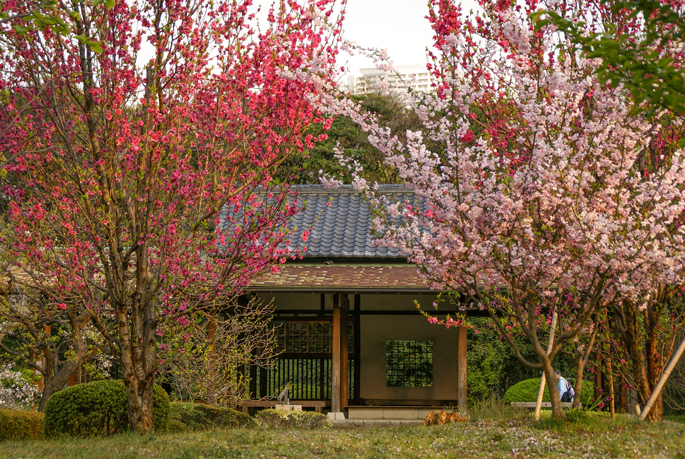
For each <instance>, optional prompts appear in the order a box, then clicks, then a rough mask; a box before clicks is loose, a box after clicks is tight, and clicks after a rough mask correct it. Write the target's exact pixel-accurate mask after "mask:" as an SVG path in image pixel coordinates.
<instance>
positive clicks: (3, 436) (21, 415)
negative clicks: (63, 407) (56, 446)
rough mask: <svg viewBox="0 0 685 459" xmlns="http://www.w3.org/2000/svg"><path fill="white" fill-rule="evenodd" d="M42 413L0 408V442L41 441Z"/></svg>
mask: <svg viewBox="0 0 685 459" xmlns="http://www.w3.org/2000/svg"><path fill="white" fill-rule="evenodd" d="M44 417H45V416H44V414H43V413H38V412H37V411H23V410H6V409H2V408H0V441H4V440H42V439H43V418H44Z"/></svg>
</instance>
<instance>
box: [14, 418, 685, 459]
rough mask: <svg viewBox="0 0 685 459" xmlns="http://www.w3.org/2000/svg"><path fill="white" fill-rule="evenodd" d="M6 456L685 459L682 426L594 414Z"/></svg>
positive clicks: (243, 434)
mask: <svg viewBox="0 0 685 459" xmlns="http://www.w3.org/2000/svg"><path fill="white" fill-rule="evenodd" d="M0 457H3V458H19V457H21V458H29V457H40V458H56V457H88V458H139V457H140V458H147V457H151V458H155V457H159V458H165V459H166V458H203V457H204V458H210V457H211V458H214V457H246V458H262V457H264V458H299V457H304V458H309V457H314V458H316V457H363V458H421V457H449V458H454V457H520V458H524V457H559V458H562V457H563V458H576V457H591V458H612V457H626V458H642V457H644V458H651V457H675V458H685V425H683V424H678V423H673V422H666V423H659V424H643V423H638V422H636V421H633V420H631V419H628V418H619V419H617V420H616V421H611V419H609V418H608V417H606V416H592V417H589V418H587V419H585V420H583V421H582V422H578V423H564V424H558V423H555V422H553V421H551V420H549V419H543V421H541V422H535V421H532V420H529V419H518V420H510V421H497V422H483V421H475V422H474V421H472V422H469V423H464V424H456V425H455V424H452V425H447V426H441V427H423V426H416V427H400V428H394V429H389V428H385V429H383V428H378V429H342V428H333V429H328V430H325V429H322V430H296V429H292V430H288V429H282V430H280V429H279V430H276V429H260V428H250V429H235V430H213V431H205V432H189V433H182V434H156V435H153V436H149V437H137V436H134V435H129V434H127V435H120V436H116V437H111V438H96V439H74V440H60V441H31V442H23V443H20V442H5V443H1V444H0Z"/></svg>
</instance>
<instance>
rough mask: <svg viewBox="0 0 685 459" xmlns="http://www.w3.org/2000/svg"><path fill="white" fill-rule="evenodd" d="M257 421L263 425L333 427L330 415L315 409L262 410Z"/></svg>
mask: <svg viewBox="0 0 685 459" xmlns="http://www.w3.org/2000/svg"><path fill="white" fill-rule="evenodd" d="M256 417H257V422H258V423H259V425H260V426H262V427H286V428H292V427H295V428H302V429H320V428H328V427H332V426H333V423H331V421H330V420H329V419H328V416H326V415H323V414H321V413H315V412H313V411H285V410H273V409H268V410H262V411H260V412H259V413H257V416H256Z"/></svg>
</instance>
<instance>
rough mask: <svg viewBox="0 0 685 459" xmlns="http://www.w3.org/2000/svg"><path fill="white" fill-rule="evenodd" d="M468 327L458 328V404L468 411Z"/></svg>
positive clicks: (462, 409)
mask: <svg viewBox="0 0 685 459" xmlns="http://www.w3.org/2000/svg"><path fill="white" fill-rule="evenodd" d="M466 363H467V362H466V327H464V326H460V327H459V328H458V329H457V406H459V410H460V411H461V412H462V413H463V412H465V411H466Z"/></svg>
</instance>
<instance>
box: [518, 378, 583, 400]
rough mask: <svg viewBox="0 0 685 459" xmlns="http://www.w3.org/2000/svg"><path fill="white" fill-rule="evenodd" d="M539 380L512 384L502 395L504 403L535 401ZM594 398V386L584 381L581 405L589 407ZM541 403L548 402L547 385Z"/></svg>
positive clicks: (533, 379) (527, 380)
mask: <svg viewBox="0 0 685 459" xmlns="http://www.w3.org/2000/svg"><path fill="white" fill-rule="evenodd" d="M540 379H541V378H532V379H526V380H525V381H520V382H518V383H516V384H514V385H513V386H511V387H510V388H509V389H508V390H507V392H506V393H505V394H504V403H511V402H534V401H536V400H537V398H538V391H539V390H540ZM576 391H577V389H576ZM594 398H595V386H594V384H592V382H590V381H588V380H587V379H584V380H583V387H582V391H581V395H580V401H581V403H582V404H583V405H589V404H590V403H592V400H593V399H594ZM542 401H543V402H549V389H548V388H547V384H545V392H544V394H543V396H542Z"/></svg>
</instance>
